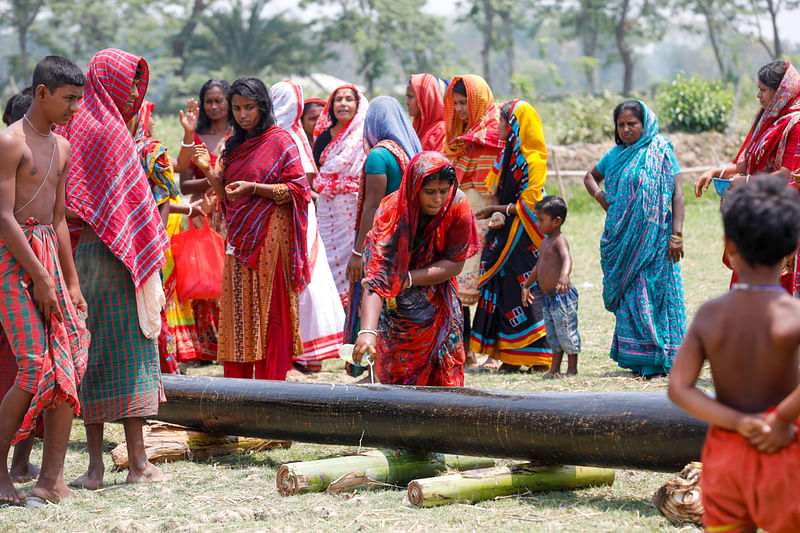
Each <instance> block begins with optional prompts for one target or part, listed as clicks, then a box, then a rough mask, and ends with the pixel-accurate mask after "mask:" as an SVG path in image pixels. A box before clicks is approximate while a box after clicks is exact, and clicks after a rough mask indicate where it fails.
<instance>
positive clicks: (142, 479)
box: [125, 461, 169, 483]
mask: <svg viewBox="0 0 800 533" xmlns="http://www.w3.org/2000/svg"><path fill="white" fill-rule="evenodd" d="M168 480H169V476H168V475H167V474H165V473H164V472H162V471H161V470H160V469H159V468H158V467H157V466H156V465H154V464H153V463H151V462H150V461H147V463H145V467H144V468H143V469H141V470H139V469H133V468H130V469H129V470H128V477H127V478H126V479H125V483H156V482H160V481H168Z"/></svg>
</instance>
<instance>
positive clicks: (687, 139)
mask: <svg viewBox="0 0 800 533" xmlns="http://www.w3.org/2000/svg"><path fill="white" fill-rule="evenodd" d="M665 136H666V137H667V138H668V139H669V140H671V141H672V144H673V146H674V147H675V155H676V156H677V157H678V162H679V163H680V165H681V168H683V169H688V168H692V167H704V166H716V165H718V164H719V162H727V161H733V158H734V157H735V156H736V152H737V151H738V149H739V146H740V143H741V139H739V138H737V137H726V136H725V135H723V134H721V133H716V132H706V133H699V134H693V133H666V134H665ZM613 147H614V143H613V141H611V140H610V141H608V142H604V143H599V144H590V143H576V144H571V145H566V146H559V145H549V146H548V150H549V152H550V157H548V159H547V168H548V169H550V170H551V171H554V170H555V158H558V165H559V168H560V170H562V171H583V172H585V171H587V170H589V169H591V168H592V167H593V166H594V165H595V164H596V163H597V162H598V161H599V160H600V158H601V157H603V154H605V153H606V152H607V151H608V150H610V149H611V148H613ZM571 179H575V178H574V177H571Z"/></svg>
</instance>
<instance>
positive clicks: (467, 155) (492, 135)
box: [443, 74, 503, 188]
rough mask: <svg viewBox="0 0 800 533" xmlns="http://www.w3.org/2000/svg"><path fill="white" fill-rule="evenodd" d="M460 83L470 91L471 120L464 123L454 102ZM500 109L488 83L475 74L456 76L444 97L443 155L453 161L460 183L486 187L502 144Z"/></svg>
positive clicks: (469, 107)
mask: <svg viewBox="0 0 800 533" xmlns="http://www.w3.org/2000/svg"><path fill="white" fill-rule="evenodd" d="M459 81H462V82H463V83H464V86H465V88H466V92H467V109H468V117H467V120H466V121H463V120H461V117H459V116H458V113H456V110H455V104H454V103H453V90H454V88H455V87H456V84H458V82H459ZM499 115H500V108H499V107H498V106H497V104H495V102H494V95H493V94H492V89H491V88H489V85H488V84H487V83H486V80H484V79H483V78H481V77H480V76H476V75H472V74H469V75H465V76H456V77H455V78H453V81H451V82H450V84H449V85H448V86H447V92H446V93H445V97H444V126H445V142H444V151H443V153H444V155H446V156H447V157H448V158H449V159H450V160H451V161H452V162H453V166H454V167H455V169H456V173H457V174H458V176H459V183H460V184H461V186H462V187H463V186H464V185H469V184H473V185H474V186H476V187H477V188H483V181H484V180H485V179H486V176H487V174H488V173H489V171H490V170H491V169H492V166H493V164H494V161H495V159H496V158H497V154H498V153H499V151H500V149H501V148H502V147H503V141H502V140H501V139H500V135H499V133H498V131H497V123H498V120H499Z"/></svg>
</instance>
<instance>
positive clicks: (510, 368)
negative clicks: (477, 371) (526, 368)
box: [497, 363, 520, 374]
mask: <svg viewBox="0 0 800 533" xmlns="http://www.w3.org/2000/svg"><path fill="white" fill-rule="evenodd" d="M519 369H520V367H519V366H517V365H509V364H508V363H503V364H502V365H500V368H498V369H497V371H498V372H500V373H501V374H513V373H515V372H519Z"/></svg>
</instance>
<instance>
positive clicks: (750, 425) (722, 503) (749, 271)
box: [669, 175, 800, 533]
mask: <svg viewBox="0 0 800 533" xmlns="http://www.w3.org/2000/svg"><path fill="white" fill-rule="evenodd" d="M722 217H723V223H724V227H725V252H726V254H727V256H728V258H729V259H730V261H731V263H732V265H733V268H734V270H735V271H736V272H737V274H738V275H739V283H736V284H734V285H733V286H732V287H731V291H730V292H729V293H727V294H725V295H724V296H721V297H719V298H716V299H714V300H710V301H708V302H706V303H705V304H704V305H703V306H702V307H701V308H700V309H699V310H698V311H697V315H696V316H695V318H694V321H693V322H692V325H691V327H690V328H689V331H688V332H687V334H686V338H685V339H684V341H683V344H682V345H681V347H680V349H679V351H678V355H677V356H676V358H675V362H674V365H673V367H672V375H671V376H670V382H669V396H670V399H672V401H673V402H675V404H677V405H678V406H679V407H681V408H683V409H685V410H686V411H687V412H688V413H689V414H691V415H693V416H695V417H697V418H699V419H701V420H705V421H706V422H708V423H709V424H710V425H711V427H710V429H709V431H708V435H707V436H706V441H705V446H704V447H703V457H702V460H703V479H702V485H701V486H702V492H703V507H704V508H705V514H704V517H703V522H704V525H705V528H706V531H725V532H740V531H755V530H756V528H762V529H764V530H766V531H769V532H770V533H782V532H787V533H788V532H792V533H796V532H798V531H800V437H798V431H797V429H798V422H797V420H798V417H800V386H798V355H797V353H798V347H800V301H799V300H796V299H793V298H792V297H791V296H789V295H788V294H787V293H786V291H785V290H784V288H783V287H782V286H781V285H780V274H781V268H782V267H783V264H784V258H785V257H786V256H788V255H789V254H792V253H794V251H795V249H796V248H797V243H798V240H799V239H800V195H798V193H797V191H796V190H794V189H791V188H790V187H788V186H787V185H786V180H785V179H781V178H777V177H770V176H766V175H762V176H756V177H754V178H753V179H752V181H751V183H749V184H746V185H741V186H740V187H737V188H736V189H734V190H733V191H732V192H730V193H729V194H728V195H727V196H726V197H725V200H724V201H723V204H722ZM706 359H708V361H709V363H710V365H711V375H712V379H713V382H714V389H715V392H716V398H712V397H710V396H708V395H706V394H705V393H704V392H703V391H701V390H700V389H698V388H697V387H696V382H697V378H698V376H699V374H700V371H701V369H702V367H703V364H704V362H705V360H706Z"/></svg>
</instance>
